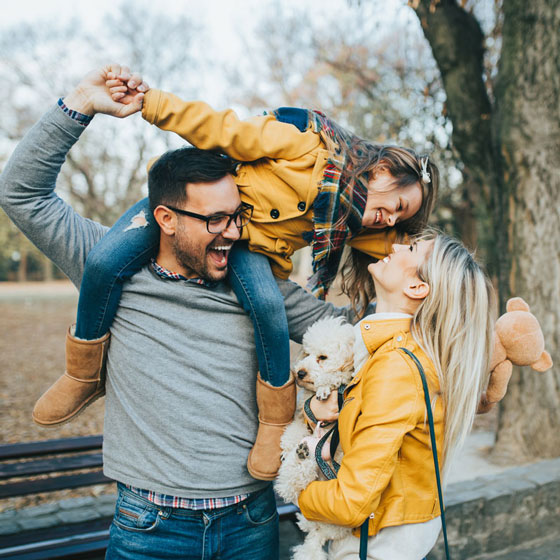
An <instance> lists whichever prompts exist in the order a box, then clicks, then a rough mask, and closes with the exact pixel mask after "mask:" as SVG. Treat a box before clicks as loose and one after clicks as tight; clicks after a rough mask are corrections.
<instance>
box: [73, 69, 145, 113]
mask: <svg viewBox="0 0 560 560" xmlns="http://www.w3.org/2000/svg"><path fill="white" fill-rule="evenodd" d="M115 77H119V79H120V80H121V81H124V83H129V84H130V83H132V84H134V85H135V87H134V88H130V89H129V88H127V91H128V93H127V94H125V95H123V96H121V101H115V100H114V99H113V98H112V97H111V92H110V88H109V87H108V86H107V81H108V80H111V79H114V78H115ZM147 90H148V86H147V84H145V83H144V82H143V81H142V77H141V76H140V75H139V74H133V73H131V72H130V70H129V69H128V68H127V67H126V66H121V65H120V64H108V65H107V66H104V67H103V68H101V69H99V70H93V71H92V72H89V73H88V74H86V75H85V76H84V77H83V78H82V80H81V81H80V83H79V84H78V85H77V86H76V89H75V90H74V91H73V92H71V93H70V94H69V95H67V96H66V97H65V98H64V103H65V104H66V106H67V107H68V108H69V109H73V110H75V111H78V112H80V113H83V114H84V115H95V114H96V113H104V114H106V115H112V116H113V117H118V118H124V117H128V116H129V115H132V114H134V113H136V112H137V111H140V109H142V102H143V99H144V93H145V92H146V91H147ZM123 99H126V103H124V102H123Z"/></svg>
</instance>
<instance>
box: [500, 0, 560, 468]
mask: <svg viewBox="0 0 560 560" xmlns="http://www.w3.org/2000/svg"><path fill="white" fill-rule="evenodd" d="M503 9H504V24H503V43H502V54H501V59H500V64H499V71H498V79H497V83H496V89H495V93H496V111H495V116H494V122H493V127H494V138H495V143H496V146H499V148H500V149H499V157H500V161H499V162H498V168H500V169H502V170H503V171H502V177H501V183H502V185H503V188H502V190H501V192H500V193H499V194H500V197H501V204H500V206H501V207H502V208H503V211H502V215H501V216H500V222H501V224H502V227H503V231H504V232H505V233H506V235H507V244H508V245H507V254H508V260H507V262H506V263H504V264H506V267H507V270H508V274H507V276H506V275H503V276H501V278H500V295H501V297H502V300H504V299H505V298H506V297H507V295H509V294H515V295H521V296H523V297H524V298H525V299H526V300H527V302H528V303H529V304H530V305H531V309H532V311H533V312H534V313H535V315H536V316H537V317H538V318H539V320H540V322H541V325H542V328H543V332H544V334H545V340H546V346H547V349H548V350H549V352H550V353H551V355H552V359H553V360H554V361H555V362H556V363H557V364H560V215H559V214H560V212H559V202H558V201H559V195H560V102H559V100H560V62H559V61H560V35H559V33H558V30H559V29H560V8H559V5H558V1H557V0H533V1H532V2H524V1H522V0H506V1H505V2H504V7H503ZM500 412H501V413H500V418H499V427H498V439H497V443H496V447H495V449H494V455H495V456H497V457H499V456H504V455H506V456H507V455H510V454H512V453H513V454H514V455H515V456H516V457H518V458H526V459H532V458H535V457H556V456H558V455H559V454H560V370H559V368H558V367H556V368H553V369H552V370H551V371H548V372H546V373H544V374H540V373H535V372H534V371H532V370H531V369H529V368H523V369H521V370H519V371H516V372H515V374H514V376H513V378H512V381H511V382H510V386H509V390H508V394H507V396H506V398H505V399H504V402H503V404H502V408H501V411H500Z"/></svg>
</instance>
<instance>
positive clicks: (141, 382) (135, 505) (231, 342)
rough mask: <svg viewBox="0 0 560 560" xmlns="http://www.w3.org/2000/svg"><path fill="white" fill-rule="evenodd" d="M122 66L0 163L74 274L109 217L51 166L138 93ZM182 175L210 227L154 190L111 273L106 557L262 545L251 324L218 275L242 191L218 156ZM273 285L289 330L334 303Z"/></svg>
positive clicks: (10, 206) (34, 234) (33, 233)
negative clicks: (141, 240) (137, 267)
mask: <svg viewBox="0 0 560 560" xmlns="http://www.w3.org/2000/svg"><path fill="white" fill-rule="evenodd" d="M127 71H128V70H127V69H123V68H120V67H118V66H116V65H113V66H108V67H105V68H103V69H100V70H98V71H94V72H91V73H90V74H88V75H87V76H86V77H85V78H84V79H83V80H82V81H81V82H80V84H79V85H78V87H77V88H76V89H75V90H74V91H73V92H71V93H70V94H69V95H68V96H66V97H65V98H64V101H62V100H60V101H59V104H58V106H55V107H52V108H51V109H50V110H49V111H48V112H47V113H46V114H45V115H44V116H43V118H42V119H41V120H40V121H39V122H38V123H37V124H36V125H35V126H34V127H33V128H32V129H31V130H30V131H29V132H28V134H27V135H26V137H25V138H24V139H23V140H22V141H21V143H20V144H19V146H18V147H17V149H16V150H15V152H14V154H13V156H12V157H11V159H10V161H9V162H8V164H7V165H6V168H5V170H4V173H3V175H2V176H1V177H0V197H1V198H0V202H1V205H2V207H3V208H4V210H5V211H6V212H7V214H8V215H9V216H10V218H11V219H12V220H13V221H14V222H15V223H16V224H17V225H18V226H19V227H20V228H21V229H22V231H24V233H25V234H26V235H27V236H28V237H29V238H30V239H31V240H32V241H33V242H34V243H35V244H36V245H37V247H38V248H39V249H41V250H42V251H43V252H44V253H45V254H46V255H47V256H49V257H50V258H51V259H52V260H53V261H54V262H55V263H56V264H57V265H58V266H59V267H60V268H61V269H62V270H63V271H64V272H65V273H66V274H67V275H68V277H69V278H70V279H71V280H72V282H73V283H74V284H75V285H76V286H77V287H79V286H80V282H81V278H82V274H83V269H84V264H85V261H86V258H87V256H88V253H89V252H90V250H91V249H92V248H93V246H94V245H95V244H96V242H97V241H98V240H99V239H100V238H101V237H102V236H103V235H105V234H106V232H107V230H108V228H106V227H104V226H102V225H100V224H98V223H94V222H92V221H90V220H86V219H84V218H83V217H81V216H79V215H78V214H77V213H76V212H75V211H74V210H73V209H72V208H71V207H70V206H69V205H67V204H66V203H65V202H63V201H62V200H61V199H60V198H59V197H58V196H57V195H56V194H55V193H54V188H55V185H56V179H57V176H58V173H59V171H60V167H61V165H62V164H63V162H64V158H65V156H66V154H67V153H68V151H69V150H70V148H71V147H72V145H73V144H74V143H75V142H76V141H77V140H78V139H79V137H80V135H81V134H82V132H83V131H84V129H85V126H86V125H87V123H88V122H89V120H91V118H92V117H93V116H94V115H95V114H97V113H105V114H108V115H112V116H115V117H126V116H128V115H130V114H132V113H134V112H136V111H137V110H138V108H139V107H140V105H141V102H142V96H143V94H142V93H141V92H140V93H138V94H137V95H135V96H134V99H133V100H132V102H131V103H129V104H128V105H124V104H121V103H117V102H114V101H112V99H111V97H110V95H109V93H108V91H107V89H106V87H105V81H106V79H107V74H108V73H109V72H113V73H115V74H117V75H118V74H121V73H123V72H127ZM185 154H187V155H185ZM192 154H194V156H193V155H192ZM183 156H184V157H186V158H187V159H189V158H192V157H195V159H196V158H199V161H198V162H195V163H196V165H195V167H197V166H198V169H203V168H204V166H205V165H206V164H207V163H208V158H216V157H219V156H216V155H215V154H209V153H204V152H202V153H201V151H200V150H188V149H187V150H185V149H183V150H182V151H181V150H179V151H176V152H171V153H170V154H168V155H167V156H166V157H169V158H171V159H173V158H178V159H179V160H182V159H183ZM205 162H206V163H205ZM191 163H192V162H191ZM171 167H173V166H171ZM184 188H185V199H184V200H183V201H179V202H178V203H177V204H176V205H177V206H179V207H180V209H181V210H182V211H186V212H191V213H195V214H200V215H203V216H208V215H211V214H216V213H221V214H228V215H229V216H230V217H231V220H226V222H227V223H225V224H224V228H223V229H221V231H220V232H219V233H214V234H211V233H209V231H208V229H207V226H206V223H205V221H204V220H200V219H196V218H193V217H191V216H188V215H187V216H185V215H182V214H181V213H179V212H176V211H172V210H170V209H169V208H167V207H166V206H165V204H158V205H157V206H156V208H155V210H154V218H155V219H156V220H157V222H158V224H159V225H160V230H161V233H160V246H159V251H158V253H157V256H156V259H155V263H152V264H151V265H147V266H145V267H144V268H143V269H142V270H141V271H140V272H139V273H138V274H136V275H135V276H134V277H133V278H132V279H131V280H130V281H129V282H127V283H126V284H125V285H124V288H123V293H122V298H121V302H120V306H119V309H118V312H117V315H116V318H115V321H114V323H113V325H112V327H111V332H112V338H111V345H110V348H109V351H108V358H107V383H106V391H107V393H106V406H105V424H104V425H105V430H104V431H105V433H104V446H103V456H104V472H105V474H106V475H107V476H109V477H111V478H113V479H115V480H116V481H117V482H118V483H119V484H118V487H119V496H118V500H117V507H116V513H115V518H114V523H113V524H112V527H111V536H110V544H109V548H108V552H107V557H108V558H110V559H113V558H131V557H134V558H179V557H180V558H205V559H207V558H217V557H219V558H221V559H226V558H231V559H237V558H243V559H248V560H252V559H255V560H256V559H259V560H261V559H262V560H265V559H266V560H268V559H274V558H277V557H278V519H277V514H276V505H275V501H274V495H273V492H272V487H271V485H270V483H267V482H263V481H258V480H255V479H253V478H252V477H251V476H250V475H249V473H248V471H247V468H246V462H247V456H248V453H249V451H250V449H251V447H252V445H253V443H254V440H255V436H256V433H257V410H256V403H255V378H256V370H257V363H256V355H255V349H254V347H253V342H252V341H253V328H252V325H251V322H250V319H249V317H248V316H247V315H246V314H245V313H244V311H243V310H242V308H241V306H240V305H239V303H238V302H237V300H236V298H235V296H234V295H233V293H232V292H231V290H230V288H229V286H228V285H227V284H226V283H225V282H224V278H225V275H226V271H227V252H228V251H229V248H230V247H231V245H232V244H233V243H234V242H235V241H236V240H237V239H238V238H239V228H240V226H241V223H240V221H239V220H238V219H237V217H238V213H239V212H240V211H241V209H242V206H241V201H240V199H239V194H238V192H237V188H236V187H235V183H234V181H233V179H232V177H231V175H229V173H228V172H227V170H225V171H224V173H223V175H221V176H220V177H212V178H210V179H209V180H207V181H201V180H194V181H186V184H185V187H184ZM168 203H169V204H171V202H168ZM149 219H151V217H149ZM279 285H280V288H281V290H282V293H283V295H284V297H285V301H286V310H287V315H288V319H289V325H290V331H291V336H292V338H293V339H294V340H296V341H297V340H300V339H301V337H302V335H303V333H304V331H305V329H306V328H307V327H308V326H309V325H310V324H312V323H313V322H314V321H316V320H317V319H319V318H320V317H323V316H325V315H329V314H333V313H338V312H339V311H337V310H335V308H333V307H332V306H330V305H328V304H324V303H321V302H319V301H318V300H315V298H313V297H312V296H310V295H308V294H306V293H305V292H304V291H303V290H301V289H300V288H298V287H297V286H296V285H294V284H293V283H290V282H287V281H279Z"/></svg>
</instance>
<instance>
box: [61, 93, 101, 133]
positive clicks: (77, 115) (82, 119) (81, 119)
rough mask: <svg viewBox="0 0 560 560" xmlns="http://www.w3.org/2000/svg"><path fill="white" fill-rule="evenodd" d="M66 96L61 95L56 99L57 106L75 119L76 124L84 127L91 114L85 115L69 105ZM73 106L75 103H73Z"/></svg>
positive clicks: (91, 116) (91, 117)
mask: <svg viewBox="0 0 560 560" xmlns="http://www.w3.org/2000/svg"><path fill="white" fill-rule="evenodd" d="M66 100H67V98H66V97H65V98H64V99H62V97H61V98H60V99H59V100H58V106H59V107H60V108H61V109H62V111H64V113H66V114H67V115H68V116H69V117H70V118H71V119H73V120H75V121H76V122H77V123H78V124H80V125H82V126H83V127H86V126H87V125H88V124H89V123H90V122H91V120H92V119H93V115H86V114H84V113H82V112H80V111H78V110H76V109H73V108H71V107H69V106H68V105H67V103H66ZM74 106H75V105H74Z"/></svg>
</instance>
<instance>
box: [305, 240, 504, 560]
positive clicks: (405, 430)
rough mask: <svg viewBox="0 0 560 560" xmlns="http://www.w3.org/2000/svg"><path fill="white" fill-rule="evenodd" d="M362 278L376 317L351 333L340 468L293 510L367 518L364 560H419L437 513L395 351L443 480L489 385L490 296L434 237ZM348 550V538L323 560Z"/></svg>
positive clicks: (426, 457)
mask: <svg viewBox="0 0 560 560" xmlns="http://www.w3.org/2000/svg"><path fill="white" fill-rule="evenodd" d="M368 270H369V272H370V274H371V277H372V278H373V282H374V283H375V290H376V293H377V308H376V313H375V314H374V315H370V316H368V317H366V318H364V319H362V320H361V321H360V323H359V324H358V325H356V327H355V329H356V346H355V365H356V371H357V374H356V376H355V377H354V379H353V381H352V383H351V384H350V385H349V386H348V388H347V389H346V391H345V393H344V404H343V407H342V409H341V412H340V416H339V418H338V426H339V432H340V445H341V447H342V450H343V452H344V457H343V459H342V462H341V465H340V469H339V471H338V474H337V478H335V479H333V480H329V481H316V482H312V483H311V484H310V485H309V486H308V487H307V488H306V489H305V490H304V491H303V492H301V493H300V495H299V499H298V505H299V507H300V509H301V512H302V514H303V515H304V516H305V518H306V519H308V520H311V521H321V522H327V523H334V524H337V525H343V526H346V527H351V528H355V527H359V526H360V525H361V524H362V523H363V522H364V521H365V520H366V519H367V518H368V517H369V518H370V521H369V541H368V558H372V559H376V560H385V559H387V560H419V559H421V558H423V557H424V556H425V555H426V554H427V553H428V552H429V551H430V550H431V548H432V547H433V545H434V544H435V542H436V539H437V537H438V534H439V531H440V527H441V524H440V519H439V514H440V506H439V502H438V495H437V487H436V478H435V472H434V464H433V458H432V450H431V446H430V435H429V429H428V427H427V425H426V405H425V401H424V395H423V388H422V383H421V378H420V375H419V372H418V368H417V366H416V365H415V363H414V362H413V359H412V358H411V357H410V356H409V355H408V354H406V353H405V352H404V350H403V348H405V349H407V350H408V351H410V352H413V353H414V354H415V355H416V357H417V358H418V360H419V361H420V363H421V364H422V366H423V368H424V371H425V374H426V378H427V381H428V386H429V391H430V400H431V403H432V410H433V417H434V427H435V437H436V442H437V449H438V452H439V455H440V458H442V463H443V470H444V472H445V470H446V469H447V468H448V467H449V464H450V458H451V456H452V455H453V453H454V452H455V451H456V449H457V448H458V447H459V446H460V444H461V443H462V441H463V440H464V438H465V436H466V434H467V433H468V431H469V430H470V427H471V425H472V421H473V418H474V414H475V412H476V407H477V404H478V402H479V398H480V395H481V393H482V391H483V389H484V387H485V384H486V381H487V373H488V371H489V367H488V366H489V362H490V353H491V348H492V344H491V343H492V333H493V324H494V318H493V317H494V301H493V300H494V298H493V291H492V287H491V285H490V283H489V281H488V279H487V278H486V277H485V275H484V273H483V272H482V270H481V269H480V267H479V266H478V265H477V263H476V262H475V260H474V259H473V257H472V256H471V254H470V253H469V252H468V251H467V250H466V249H465V248H464V247H463V246H462V245H461V243H459V242H458V241H456V240H453V239H450V238H448V237H445V236H442V235H435V236H428V237H424V238H422V239H420V240H418V241H416V242H414V243H412V244H411V245H393V253H391V254H390V255H388V256H387V257H385V258H384V259H382V260H380V261H378V262H376V263H373V264H371V265H370V266H369V267H368ZM326 408H327V409H328V405H326ZM314 411H315V412H316V416H317V418H323V417H324V416H325V415H324V411H321V410H320V409H319V410H318V409H317V403H315V406H314ZM358 550H359V539H358V538H356V537H354V536H349V537H347V538H346V539H343V540H340V541H333V542H332V544H331V546H330V549H329V554H330V558H332V559H336V560H342V559H350V558H353V559H354V558H357V554H358Z"/></svg>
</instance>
